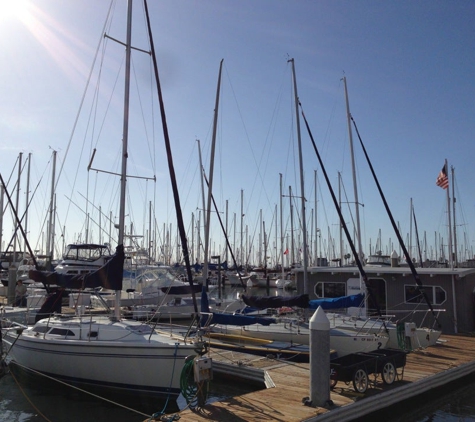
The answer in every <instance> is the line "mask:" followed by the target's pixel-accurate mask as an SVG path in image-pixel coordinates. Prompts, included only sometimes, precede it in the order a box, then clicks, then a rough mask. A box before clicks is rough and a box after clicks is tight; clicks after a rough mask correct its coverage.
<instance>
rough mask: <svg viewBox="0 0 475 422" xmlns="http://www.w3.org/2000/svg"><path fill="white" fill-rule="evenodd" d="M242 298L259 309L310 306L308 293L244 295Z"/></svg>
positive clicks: (247, 303)
mask: <svg viewBox="0 0 475 422" xmlns="http://www.w3.org/2000/svg"><path fill="white" fill-rule="evenodd" d="M242 300H243V301H244V303H245V304H246V305H248V306H251V307H253V308H257V309H266V308H282V307H283V306H290V307H292V306H297V307H299V308H308V294H303V295H298V296H248V295H242Z"/></svg>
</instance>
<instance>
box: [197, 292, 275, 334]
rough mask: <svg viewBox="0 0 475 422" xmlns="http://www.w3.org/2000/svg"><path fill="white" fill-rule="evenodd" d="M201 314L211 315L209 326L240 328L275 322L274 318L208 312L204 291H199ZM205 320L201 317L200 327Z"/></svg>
mask: <svg viewBox="0 0 475 422" xmlns="http://www.w3.org/2000/svg"><path fill="white" fill-rule="evenodd" d="M201 312H205V313H212V314H213V319H212V320H211V324H224V325H237V326H240V327H241V326H244V325H251V324H261V325H270V324H274V323H275V322H276V320H275V319H274V318H268V317H254V316H247V315H235V314H234V315H233V314H226V313H220V312H210V309H209V301H208V295H207V293H206V290H205V289H203V290H202V291H201ZM205 319H206V316H205V315H202V316H201V321H200V323H201V325H204V321H205Z"/></svg>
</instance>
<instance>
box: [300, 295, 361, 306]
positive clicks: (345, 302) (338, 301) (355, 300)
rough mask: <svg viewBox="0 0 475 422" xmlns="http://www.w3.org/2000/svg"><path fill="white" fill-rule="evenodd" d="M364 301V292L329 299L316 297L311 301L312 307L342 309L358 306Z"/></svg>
mask: <svg viewBox="0 0 475 422" xmlns="http://www.w3.org/2000/svg"><path fill="white" fill-rule="evenodd" d="M363 301H364V294H362V293H359V294H357V295H351V296H341V297H332V298H327V299H315V300H311V301H310V302H309V308H310V309H318V307H319V306H321V307H322V309H342V308H353V307H355V308H358V307H359V306H361V304H362V303H363Z"/></svg>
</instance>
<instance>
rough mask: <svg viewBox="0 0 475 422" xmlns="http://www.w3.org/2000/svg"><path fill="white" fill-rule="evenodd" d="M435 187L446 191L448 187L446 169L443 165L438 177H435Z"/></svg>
mask: <svg viewBox="0 0 475 422" xmlns="http://www.w3.org/2000/svg"><path fill="white" fill-rule="evenodd" d="M435 184H436V185H437V186H440V187H441V188H442V189H447V188H448V187H449V178H448V177H447V169H446V166H445V164H444V167H442V170H441V171H440V173H439V175H438V176H437V180H436V182H435Z"/></svg>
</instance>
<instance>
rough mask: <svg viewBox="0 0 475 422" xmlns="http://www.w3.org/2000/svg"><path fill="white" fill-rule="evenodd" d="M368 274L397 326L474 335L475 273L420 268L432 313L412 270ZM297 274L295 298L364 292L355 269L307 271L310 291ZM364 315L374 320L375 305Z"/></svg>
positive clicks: (381, 304) (298, 271) (402, 268)
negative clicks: (411, 324) (409, 324)
mask: <svg viewBox="0 0 475 422" xmlns="http://www.w3.org/2000/svg"><path fill="white" fill-rule="evenodd" d="M364 270H365V272H366V275H367V277H368V287H369V288H370V290H371V292H372V295H373V296H374V297H375V298H376V302H377V304H378V305H379V307H380V310H381V313H382V314H383V315H390V316H392V318H391V319H392V321H393V322H397V321H405V322H415V323H416V324H417V325H418V326H424V327H428V328H436V326H435V325H434V324H435V323H436V322H437V321H438V322H439V323H440V324H441V327H440V328H439V329H441V330H442V332H443V333H446V334H454V333H467V332H472V331H475V268H453V269H451V268H417V273H418V275H419V278H420V281H421V283H422V285H423V289H422V291H423V292H424V293H425V295H426V296H427V298H428V299H429V301H430V303H431V305H432V309H433V310H434V312H432V311H431V310H430V307H429V305H428V304H427V302H426V300H425V298H424V296H423V294H421V289H418V286H417V283H416V281H415V279H414V276H413V275H412V272H411V270H410V268H409V267H407V266H400V267H399V266H398V267H392V266H381V267H375V266H365V267H364ZM294 271H295V272H296V276H297V293H298V294H302V293H308V294H309V298H310V299H311V300H312V299H318V298H331V297H339V296H347V295H352V294H357V293H359V292H361V291H363V292H364V288H362V287H361V282H360V277H359V271H358V268H357V267H311V268H308V286H307V289H306V290H305V289H304V283H303V270H302V269H296V270H294ZM363 312H365V313H366V314H367V315H375V313H376V306H375V304H374V302H372V301H368V302H367V304H366V309H364V310H363ZM434 315H435V316H436V317H437V321H436V318H435V317H434Z"/></svg>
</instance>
